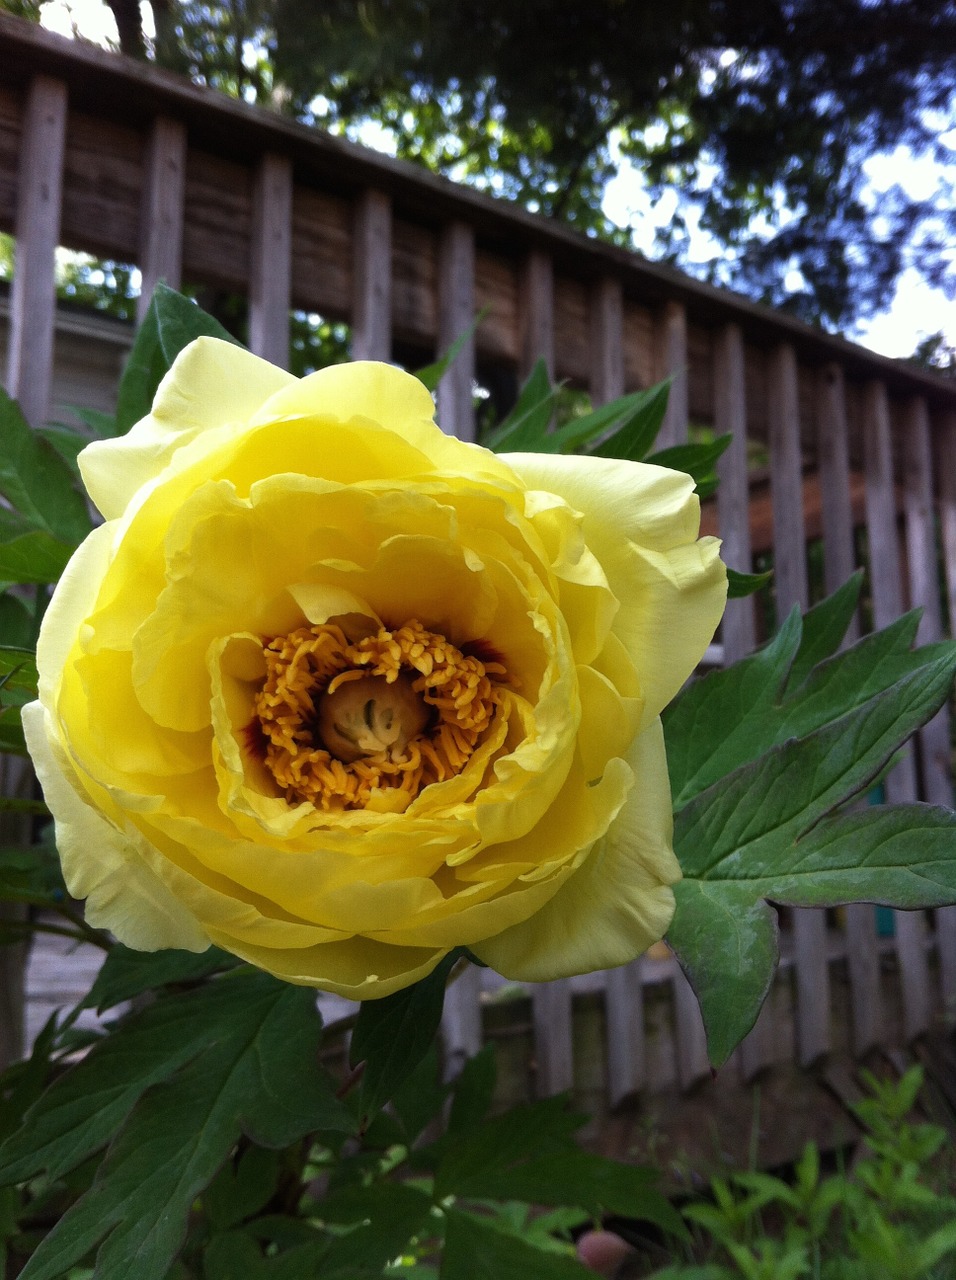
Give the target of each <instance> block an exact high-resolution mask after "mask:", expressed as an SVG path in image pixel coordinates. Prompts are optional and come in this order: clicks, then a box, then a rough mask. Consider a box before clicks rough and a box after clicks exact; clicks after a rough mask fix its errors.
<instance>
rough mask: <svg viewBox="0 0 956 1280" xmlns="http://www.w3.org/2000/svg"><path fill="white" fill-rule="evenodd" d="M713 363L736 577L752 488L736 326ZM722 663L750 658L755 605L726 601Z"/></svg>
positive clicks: (721, 509) (721, 515)
mask: <svg viewBox="0 0 956 1280" xmlns="http://www.w3.org/2000/svg"><path fill="white" fill-rule="evenodd" d="M713 363H714V394H715V401H714V431H715V432H716V434H717V435H724V434H726V433H727V432H730V433H731V436H732V439H731V442H730V447H729V448H728V449H727V450H726V452H725V453H724V454H723V455H722V456H721V457H720V458H719V459H718V462H717V474H718V476H719V478H720V484H719V486H718V489H717V511H718V520H719V527H720V536H721V538H722V539H723V543H724V545H723V548H722V550H721V556H722V558H723V560H724V561H725V562H726V563H727V564H729V565H730V566H731V568H734V569H736V570H738V572H740V573H750V572H751V569H752V567H753V560H752V557H751V549H750V485H749V480H748V464H747V389H746V378H745V369H744V341H743V334H742V333H741V331H740V326H739V325H736V324H728V325H725V326H724V327H723V328H722V329H721V330H720V332H719V333H718V334H717V336H716V340H715V342H714V347H713ZM721 635H722V639H723V645H724V662H725V663H727V664H730V663H731V662H736V661H737V659H738V658H742V657H744V655H745V654H748V653H750V652H751V651H752V650H753V648H754V644H755V642H756V628H755V625H754V602H753V599H752V598H750V597H748V598H746V599H743V600H728V601H727V609H726V611H725V613H724V621H723V625H722V632H721Z"/></svg>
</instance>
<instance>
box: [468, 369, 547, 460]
mask: <svg viewBox="0 0 956 1280" xmlns="http://www.w3.org/2000/svg"><path fill="white" fill-rule="evenodd" d="M559 390H560V388H559V387H552V385H551V379H550V378H549V377H548V368H547V365H546V364H545V362H544V361H543V360H538V361H537V363H536V364H535V366H534V368H533V369H532V370H531V373H530V374H529V376H528V380H527V382H526V383H525V384H524V386H523V387H522V388H521V392H520V394H519V396H518V401H517V403H516V404H515V406H514V408H513V409H512V410H511V412H510V413H509V414H508V415H507V416H506V417H505V419H504V420H503V421H502V422H500V423H499V424H498V426H497V427H495V428H494V430H492V431H489V432H488V434H487V435H486V436H485V437H484V439H483V440H482V444H483V445H484V446H485V448H486V449H491V450H493V451H494V452H495V453H522V452H526V453H537V452H540V451H541V450H542V449H543V448H544V449H545V451H546V452H549V451H550V450H548V449H547V448H546V446H547V442H548V439H549V437H548V428H549V427H550V425H551V419H552V417H553V416H554V401H555V397H556V396H557V394H558V391H559Z"/></svg>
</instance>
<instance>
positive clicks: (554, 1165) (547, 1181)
mask: <svg viewBox="0 0 956 1280" xmlns="http://www.w3.org/2000/svg"><path fill="white" fill-rule="evenodd" d="M657 1181H658V1174H657V1172H656V1171H655V1170H653V1169H641V1168H638V1167H636V1166H635V1165H627V1164H622V1163H620V1162H619V1161H616V1160H606V1159H604V1157H603V1156H597V1155H592V1154H591V1153H590V1152H587V1151H578V1150H572V1151H565V1152H561V1153H560V1154H554V1155H547V1156H534V1157H532V1158H531V1159H530V1160H524V1161H523V1162H521V1163H519V1164H516V1165H513V1166H511V1167H510V1168H501V1167H500V1166H489V1167H486V1168H485V1169H484V1170H481V1171H476V1172H475V1173H473V1174H472V1175H471V1176H469V1177H467V1178H465V1179H464V1180H462V1181H461V1182H459V1183H458V1189H457V1193H458V1195H459V1196H467V1197H468V1198H473V1199H478V1200H484V1199H489V1200H522V1201H524V1202H526V1203H527V1204H541V1205H556V1206H557V1205H573V1206H575V1207H576V1208H579V1209H581V1210H582V1211H583V1212H584V1213H586V1214H588V1215H589V1216H590V1217H592V1218H595V1219H598V1218H601V1217H603V1216H604V1215H605V1214H609V1213H616V1214H620V1215H621V1216H623V1217H626V1218H639V1219H641V1220H643V1221H646V1222H654V1223H656V1224H657V1225H658V1226H659V1227H661V1228H662V1229H663V1230H665V1231H669V1232H672V1233H675V1234H677V1235H679V1236H682V1235H684V1234H685V1231H684V1226H683V1223H682V1221H681V1218H680V1214H678V1213H677V1211H676V1210H675V1209H674V1208H673V1207H672V1205H671V1204H670V1203H669V1202H668V1200H667V1199H666V1198H665V1197H664V1196H663V1195H661V1193H660V1192H659V1191H658V1190H657V1187H656V1184H657Z"/></svg>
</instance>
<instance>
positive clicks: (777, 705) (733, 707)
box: [663, 601, 956, 809]
mask: <svg viewBox="0 0 956 1280" xmlns="http://www.w3.org/2000/svg"><path fill="white" fill-rule="evenodd" d="M844 603H845V601H844ZM810 616H811V615H808V617H810ZM818 616H819V615H818ZM918 623H919V615H918V614H916V613H911V614H907V615H906V616H905V617H903V618H899V619H897V621H896V622H894V623H893V624H892V625H891V626H889V627H886V628H885V629H884V630H883V631H877V632H874V633H873V634H872V635H868V636H865V637H864V638H863V639H862V640H859V641H858V642H857V643H856V644H855V645H853V646H851V647H850V648H849V649H846V650H844V651H842V652H841V653H838V654H836V655H835V656H834V657H832V658H829V659H827V660H826V661H825V662H823V663H821V664H819V665H818V666H817V667H815V668H814V669H813V671H812V673H811V674H810V675H809V676H806V675H804V672H805V670H806V663H805V661H804V659H803V656H802V655H803V654H804V653H806V652H809V653H816V652H821V651H822V650H823V649H825V647H826V644H828V643H829V641H830V639H832V629H830V631H829V639H827V641H826V644H825V643H824V641H823V640H822V639H821V638H820V637H821V636H822V635H823V634H824V632H825V631H827V624H826V615H823V617H822V620H821V623H820V629H819V632H818V630H817V627H816V625H815V624H814V625H813V626H812V628H811V631H810V633H809V636H808V637H807V640H806V644H807V649H804V643H805V641H804V632H803V623H802V622H801V619H800V615H799V612H798V611H797V610H794V611H793V612H792V613H791V615H790V616H789V617H788V618H787V620H786V621H785V623H784V625H783V626H782V627H781V629H780V631H779V632H778V633H777V635H776V636H775V637H774V639H773V640H772V641H771V642H770V644H769V645H767V646H766V647H765V648H763V649H760V650H758V651H757V652H756V653H754V654H751V655H750V657H748V658H744V659H743V660H742V661H740V662H736V663H734V665H733V666H731V667H727V668H725V669H724V670H722V671H713V672H711V673H709V674H708V675H706V676H705V677H703V679H701V680H697V681H695V682H694V683H693V684H691V685H689V686H688V687H687V688H686V689H685V690H684V691H683V693H681V694H680V696H679V697H678V698H677V699H675V701H674V702H673V703H672V704H671V705H670V707H668V708H667V709H666V710H665V712H664V715H663V721H664V735H665V739H666V742H667V762H668V768H669V771H670V776H671V789H672V792H673V797H674V807H675V809H681V808H683V806H684V805H685V804H687V803H688V801H689V800H691V799H692V798H693V796H695V795H696V794H698V793H699V792H700V791H703V790H704V789H705V788H707V787H709V786H711V785H712V784H713V783H714V782H716V781H717V780H718V779H720V778H722V777H724V776H725V775H726V774H728V773H730V772H731V771H732V770H734V769H736V768H738V767H739V766H740V765H742V764H746V763H747V762H748V761H751V760H756V759H757V758H758V757H759V756H760V755H762V754H763V753H764V752H766V751H769V750H770V749H771V748H772V747H774V746H777V745H779V744H781V743H783V742H786V741H787V740H788V739H789V738H797V737H803V736H805V735H806V734H808V733H811V732H812V731H813V730H814V729H817V728H820V727H821V726H822V725H825V724H828V723H830V722H831V721H833V720H836V719H839V717H840V716H842V715H845V714H846V713H847V712H849V711H852V710H853V709H854V708H855V707H859V706H861V705H862V704H863V703H865V702H867V701H868V700H869V699H870V698H871V697H872V696H873V695H874V694H876V693H879V692H880V691H881V690H884V689H887V688H889V687H890V686H891V685H893V684H894V683H896V682H897V681H898V680H900V679H902V678H903V677H904V676H906V675H908V674H910V673H912V672H914V671H919V670H921V669H924V668H925V669H928V668H929V667H930V666H931V665H932V664H933V662H934V661H935V660H936V659H937V658H939V657H940V656H941V655H942V654H945V653H947V652H949V653H952V652H956V650H954V649H953V646H952V643H951V642H946V643H945V644H943V645H942V646H936V645H930V646H925V647H924V648H922V649H917V650H914V649H913V648H912V647H911V646H912V643H913V640H914V639H915V636H916V628H917V626H918ZM794 671H796V673H797V677H798V678H797V679H794V678H793V676H792V673H793V672H794Z"/></svg>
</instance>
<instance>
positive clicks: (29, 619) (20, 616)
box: [0, 591, 35, 649]
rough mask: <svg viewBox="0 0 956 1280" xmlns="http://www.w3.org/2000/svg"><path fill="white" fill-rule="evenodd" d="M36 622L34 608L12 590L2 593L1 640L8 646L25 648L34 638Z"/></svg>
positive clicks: (0, 608)
mask: <svg viewBox="0 0 956 1280" xmlns="http://www.w3.org/2000/svg"><path fill="white" fill-rule="evenodd" d="M34 630H35V623H34V618H33V611H32V609H28V608H27V606H26V604H25V602H24V601H23V600H22V599H21V598H20V597H19V596H15V595H14V594H13V592H12V591H5V592H3V594H2V595H0V640H2V642H3V645H4V646H5V647H8V648H17V649H23V648H26V646H27V645H29V644H30V641H31V640H32V639H33V636H34Z"/></svg>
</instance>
